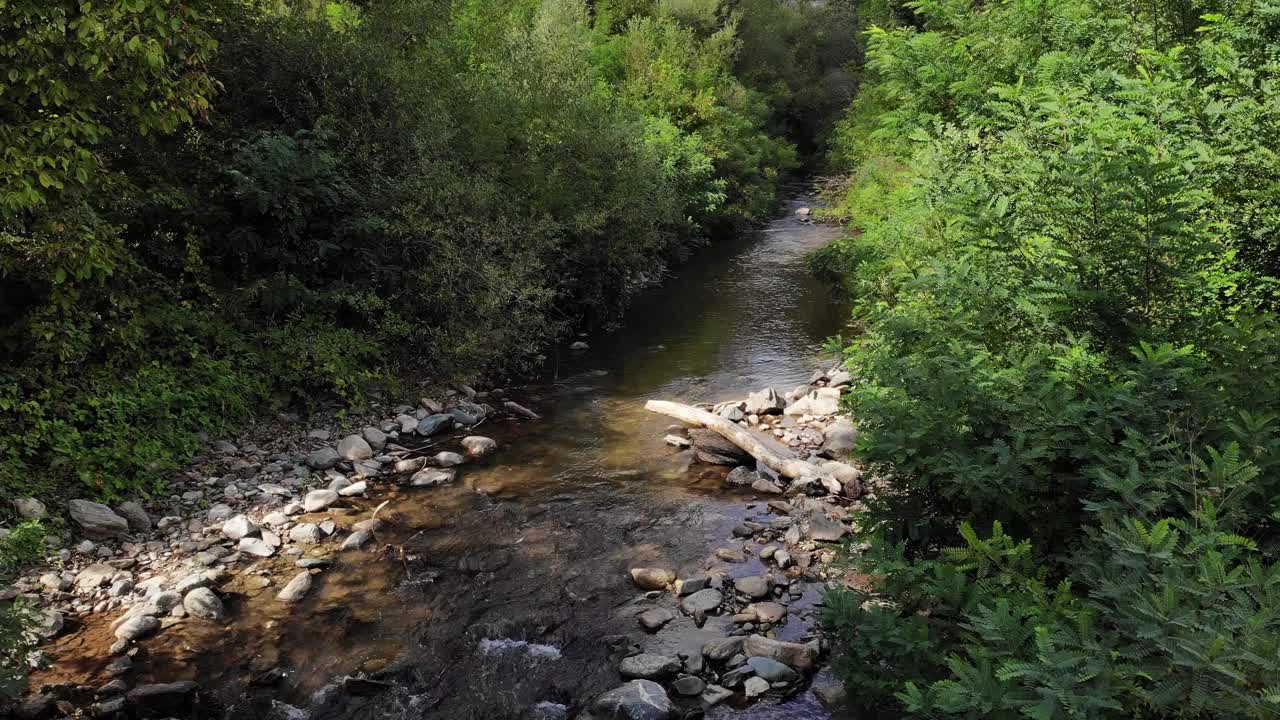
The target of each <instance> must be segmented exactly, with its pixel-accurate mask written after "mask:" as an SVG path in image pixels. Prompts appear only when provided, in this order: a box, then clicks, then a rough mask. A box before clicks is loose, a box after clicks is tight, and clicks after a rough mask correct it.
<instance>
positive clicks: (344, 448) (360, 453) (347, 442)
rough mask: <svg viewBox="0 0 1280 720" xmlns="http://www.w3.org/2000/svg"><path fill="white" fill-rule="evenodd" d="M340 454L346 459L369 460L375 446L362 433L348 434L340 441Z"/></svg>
mask: <svg viewBox="0 0 1280 720" xmlns="http://www.w3.org/2000/svg"><path fill="white" fill-rule="evenodd" d="M338 455H339V456H341V457H342V458H343V459H344V460H368V459H369V458H371V457H373V448H372V447H370V446H369V442H368V441H367V440H365V439H364V437H363V436H361V435H348V436H346V437H344V438H342V439H341V440H339V441H338Z"/></svg>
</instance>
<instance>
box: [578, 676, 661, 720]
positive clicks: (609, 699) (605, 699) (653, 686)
mask: <svg viewBox="0 0 1280 720" xmlns="http://www.w3.org/2000/svg"><path fill="white" fill-rule="evenodd" d="M591 712H592V713H593V714H594V715H595V717H596V718H597V720H670V718H671V717H672V714H673V712H674V707H673V706H672V704H671V698H669V697H667V691H666V690H663V689H662V686H661V685H659V684H657V683H655V682H653V681H651V680H632V681H631V682H629V683H627V684H625V685H623V686H621V687H617V688H614V689H613V690H610V691H608V692H606V693H604V694H602V695H599V696H597V697H596V699H595V700H593V701H592V702H591Z"/></svg>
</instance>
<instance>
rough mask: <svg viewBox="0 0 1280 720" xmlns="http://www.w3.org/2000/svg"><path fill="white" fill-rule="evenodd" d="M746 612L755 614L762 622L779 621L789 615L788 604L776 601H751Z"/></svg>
mask: <svg viewBox="0 0 1280 720" xmlns="http://www.w3.org/2000/svg"><path fill="white" fill-rule="evenodd" d="M746 612H747V613H748V614H751V615H755V616H756V620H759V621H760V622H764V623H777V622H781V621H782V618H784V617H786V616H787V606H785V605H782V604H781V603H776V602H761V603H751V604H750V605H748V606H747V609H746Z"/></svg>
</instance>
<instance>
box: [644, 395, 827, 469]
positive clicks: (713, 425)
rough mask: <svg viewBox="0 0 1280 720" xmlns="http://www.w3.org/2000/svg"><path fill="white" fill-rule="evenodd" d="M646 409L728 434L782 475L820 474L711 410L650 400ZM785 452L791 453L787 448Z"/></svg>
mask: <svg viewBox="0 0 1280 720" xmlns="http://www.w3.org/2000/svg"><path fill="white" fill-rule="evenodd" d="M644 409H645V410H648V411H650V412H656V413H659V414H661V415H667V416H669V417H673V418H675V419H677V420H679V421H681V422H684V423H688V424H689V425H694V426H697V427H705V428H707V429H708V430H715V431H716V432H718V433H720V434H721V435H723V436H724V437H725V439H726V440H728V441H729V442H731V443H733V444H734V445H737V446H738V447H740V448H742V449H743V450H746V451H747V452H748V453H750V454H751V457H753V458H755V459H756V460H759V461H760V462H761V463H763V464H764V465H765V466H766V467H769V468H771V469H772V470H774V471H775V472H777V473H779V474H780V475H784V476H786V477H789V478H791V479H792V480H794V479H796V478H800V477H805V476H808V475H817V474H818V468H816V467H814V466H813V465H811V464H809V463H807V462H805V461H803V460H797V459H796V458H793V457H786V456H785V455H783V454H782V452H777V451H775V450H773V449H771V448H770V447H769V445H770V443H767V442H766V441H765V440H764V439H762V438H760V437H757V436H756V435H755V434H754V433H752V432H751V431H750V430H745V429H743V428H741V427H738V425H737V424H735V423H732V422H729V421H728V420H725V419H724V418H722V417H720V416H719V415H715V414H713V413H709V412H707V411H706V410H699V409H698V408H696V407H691V406H689V405H681V404H680V403H673V402H667V401H665V400H650V401H649V402H647V403H645V404H644ZM783 452H788V451H786V450H785V449H783Z"/></svg>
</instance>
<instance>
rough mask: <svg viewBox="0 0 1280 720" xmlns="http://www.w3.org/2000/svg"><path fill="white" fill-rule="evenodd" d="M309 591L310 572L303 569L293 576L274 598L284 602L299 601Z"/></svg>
mask: <svg viewBox="0 0 1280 720" xmlns="http://www.w3.org/2000/svg"><path fill="white" fill-rule="evenodd" d="M310 591H311V572H310V571H306V570H304V571H303V572H300V573H298V574H297V575H294V576H293V579H292V580H290V581H289V584H288V585H285V586H284V589H283V590H281V591H280V593H279V594H278V595H276V599H277V600H279V601H280V602H285V603H296V602H301V601H302V599H303V598H304V597H306V596H307V593H308V592H310Z"/></svg>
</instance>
